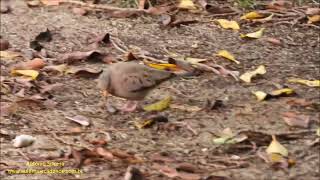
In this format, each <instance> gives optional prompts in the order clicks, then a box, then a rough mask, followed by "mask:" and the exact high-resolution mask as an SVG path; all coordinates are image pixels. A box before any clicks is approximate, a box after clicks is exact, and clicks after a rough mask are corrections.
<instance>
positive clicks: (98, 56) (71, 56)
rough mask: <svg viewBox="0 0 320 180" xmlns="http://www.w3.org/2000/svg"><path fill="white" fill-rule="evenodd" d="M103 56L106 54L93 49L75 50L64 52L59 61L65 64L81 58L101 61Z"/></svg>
mask: <svg viewBox="0 0 320 180" xmlns="http://www.w3.org/2000/svg"><path fill="white" fill-rule="evenodd" d="M105 56H106V55H105V54H103V53H101V52H99V51H95V50H92V51H87V52H80V51H76V52H72V53H67V54H64V55H63V56H62V57H61V58H60V60H59V61H60V62H62V63H67V64H71V63H74V62H77V61H81V60H88V61H94V62H102V60H103V59H104V57H105Z"/></svg>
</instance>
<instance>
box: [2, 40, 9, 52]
mask: <svg viewBox="0 0 320 180" xmlns="http://www.w3.org/2000/svg"><path fill="white" fill-rule="evenodd" d="M9 46H10V43H9V41H8V40H5V39H0V51H4V50H7V49H8V48H9Z"/></svg>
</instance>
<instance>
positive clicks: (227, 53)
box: [217, 50, 240, 64]
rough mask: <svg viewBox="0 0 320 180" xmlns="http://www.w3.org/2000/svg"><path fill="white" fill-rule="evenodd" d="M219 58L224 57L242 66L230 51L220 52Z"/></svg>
mask: <svg viewBox="0 0 320 180" xmlns="http://www.w3.org/2000/svg"><path fill="white" fill-rule="evenodd" d="M217 56H220V57H224V58H226V59H228V60H230V61H233V62H235V63H237V64H240V62H239V61H237V60H236V59H235V58H234V56H233V55H232V54H230V53H229V52H228V51H226V50H221V51H218V54H217Z"/></svg>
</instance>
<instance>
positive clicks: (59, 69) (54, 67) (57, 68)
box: [43, 64, 68, 73]
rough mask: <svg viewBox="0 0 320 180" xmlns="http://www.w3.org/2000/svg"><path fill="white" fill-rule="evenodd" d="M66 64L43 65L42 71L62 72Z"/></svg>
mask: <svg viewBox="0 0 320 180" xmlns="http://www.w3.org/2000/svg"><path fill="white" fill-rule="evenodd" d="M67 68H68V66H67V65H66V64H60V65H51V66H46V67H44V69H43V70H44V71H46V72H55V73H64V72H65V71H66V70H67Z"/></svg>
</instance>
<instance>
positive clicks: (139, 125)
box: [134, 115, 168, 129]
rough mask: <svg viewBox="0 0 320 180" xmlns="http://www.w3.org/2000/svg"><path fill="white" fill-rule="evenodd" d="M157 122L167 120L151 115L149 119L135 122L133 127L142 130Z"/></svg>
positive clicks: (166, 120) (163, 117) (166, 119)
mask: <svg viewBox="0 0 320 180" xmlns="http://www.w3.org/2000/svg"><path fill="white" fill-rule="evenodd" d="M158 122H168V118H167V117H165V116H159V115H153V116H151V117H148V118H146V119H144V120H142V121H136V122H134V125H135V126H136V127H137V128H138V129H143V128H148V127H151V126H152V125H154V124H155V123H158Z"/></svg>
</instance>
